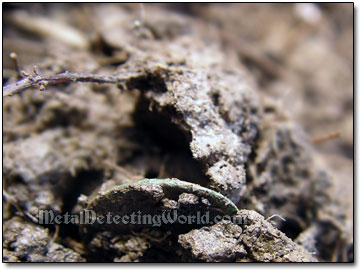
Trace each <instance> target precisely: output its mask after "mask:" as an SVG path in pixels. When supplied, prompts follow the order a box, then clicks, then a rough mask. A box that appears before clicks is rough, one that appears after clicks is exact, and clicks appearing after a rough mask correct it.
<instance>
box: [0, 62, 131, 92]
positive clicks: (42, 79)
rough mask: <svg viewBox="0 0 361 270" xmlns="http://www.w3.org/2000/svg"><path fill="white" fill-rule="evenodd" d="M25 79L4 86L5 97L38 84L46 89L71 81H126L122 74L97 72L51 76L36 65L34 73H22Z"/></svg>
mask: <svg viewBox="0 0 361 270" xmlns="http://www.w3.org/2000/svg"><path fill="white" fill-rule="evenodd" d="M22 76H24V79H22V80H20V81H18V82H16V83H14V84H9V85H6V86H4V87H3V97H7V96H11V95H14V94H16V93H19V92H21V91H23V90H25V89H27V88H30V87H33V86H36V87H39V88H40V90H44V89H45V87H46V86H47V85H51V84H60V83H69V82H92V83H112V84H117V83H121V82H123V81H124V78H122V77H120V76H107V75H97V74H86V73H75V72H68V71H65V72H63V73H59V74H56V75H51V76H41V75H40V74H39V72H38V70H37V68H36V67H34V75H29V74H27V73H25V72H23V73H22Z"/></svg>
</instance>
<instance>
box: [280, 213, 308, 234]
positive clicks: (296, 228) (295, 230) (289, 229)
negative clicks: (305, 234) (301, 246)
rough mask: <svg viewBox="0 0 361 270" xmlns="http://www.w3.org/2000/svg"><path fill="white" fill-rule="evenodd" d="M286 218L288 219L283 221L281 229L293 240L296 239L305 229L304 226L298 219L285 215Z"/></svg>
mask: <svg viewBox="0 0 361 270" xmlns="http://www.w3.org/2000/svg"><path fill="white" fill-rule="evenodd" d="M285 220H286V221H283V222H282V223H281V226H280V228H279V229H280V231H282V232H283V233H285V234H286V235H287V236H288V237H289V238H291V239H292V240H294V239H296V238H297V236H298V235H299V234H300V233H301V232H302V231H303V229H302V227H301V226H300V224H299V223H298V222H297V221H296V220H294V219H292V218H287V217H285Z"/></svg>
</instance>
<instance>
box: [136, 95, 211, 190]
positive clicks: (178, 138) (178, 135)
mask: <svg viewBox="0 0 361 270" xmlns="http://www.w3.org/2000/svg"><path fill="white" fill-rule="evenodd" d="M149 106H150V102H149V101H148V100H147V99H145V98H144V97H140V99H139V101H138V104H137V106H136V110H135V112H134V114H133V118H134V122H135V123H136V128H137V130H138V134H140V137H143V138H139V139H138V142H142V141H143V142H146V141H148V142H149V141H150V142H152V143H150V145H152V148H154V146H156V147H158V148H159V150H160V152H159V155H160V156H164V157H167V156H169V155H170V156H172V157H174V159H171V161H169V162H168V164H169V165H174V166H175V167H174V168H172V171H173V172H174V174H173V175H169V177H176V178H179V179H182V180H187V181H189V182H193V183H197V184H200V185H202V186H207V184H208V183H209V178H208V177H207V176H206V175H205V174H204V172H203V170H202V167H201V165H200V164H199V163H198V162H197V161H196V160H194V159H193V156H192V152H191V151H190V148H189V142H190V139H191V135H190V134H185V133H184V132H183V131H182V130H180V129H179V127H178V126H177V125H176V124H175V123H173V122H172V119H171V117H170V116H171V115H175V113H174V112H166V111H162V112H158V111H157V110H156V109H154V110H153V111H150V110H149ZM145 137H146V139H145V140H144V138H145ZM144 146H145V147H144V148H146V145H144ZM172 160H177V161H178V162H177V164H173V162H172ZM179 161H183V162H179ZM172 167H173V166H172ZM189 168H192V170H191V172H192V174H191V175H187V173H186V172H187V171H189ZM168 170H171V169H170V168H169V169H168ZM166 171H167V168H166ZM158 175H159V172H157V171H154V170H149V171H148V172H147V175H146V177H147V178H153V177H154V176H158ZM149 176H152V177H149ZM163 177H166V176H163Z"/></svg>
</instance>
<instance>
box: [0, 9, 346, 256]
mask: <svg viewBox="0 0 361 270" xmlns="http://www.w3.org/2000/svg"><path fill="white" fill-rule="evenodd" d="M307 5H308V6H307ZM3 8H4V12H3V19H4V27H3V59H4V65H3V83H4V84H11V83H14V82H16V81H17V80H18V79H19V75H18V74H17V72H16V68H15V66H14V63H13V62H12V61H11V59H10V57H8V55H9V53H10V52H15V53H16V54H17V56H18V60H19V65H20V67H21V68H22V69H24V70H25V71H26V72H28V73H32V72H33V71H32V67H33V65H36V66H37V67H38V70H39V73H40V74H43V75H54V74H57V73H61V72H64V71H65V70H68V71H71V72H81V73H92V74H102V75H115V76H116V75H120V74H121V76H122V78H124V81H123V82H122V83H119V84H117V85H115V84H95V83H76V82H74V83H67V84H58V85H51V86H50V85H48V86H47V87H46V89H45V91H41V92H40V91H39V89H37V88H31V89H28V90H25V91H23V92H21V93H19V94H16V95H14V96H10V97H6V98H4V99H3V207H4V208H3V209H4V211H3V222H4V226H3V239H4V240H3V260H4V261H6V262H15V261H21V262H25V261H26V262H40V261H53V262H55V261H57V262H61V261H62V262H69V261H74V262H81V261H89V262H129V261H131V262H190V261H191V262H199V261H201V262H266V261H271V262H286V261H289V262H301V261H321V262H330V261H332V262H336V261H338V262H340V261H341V262H349V261H353V175H352V167H353V89H352V86H353V84H352V83H353V65H352V63H353V21H352V16H353V6H352V4H331V3H330V4H319V5H316V4H306V6H304V5H302V4H301V5H299V4H298V5H295V4H144V5H140V4H93V3H87V4H80V3H79V4H66V3H63V4H59V3H58V4H25V3H24V4H10V3H6V4H4V5H3ZM309 9H311V11H313V12H311V13H305V11H307V10H309ZM332 134H333V135H332ZM335 134H336V135H335ZM339 134H340V136H339ZM155 178H156V179H168V178H172V179H173V178H174V180H173V181H175V183H176V184H175V185H173V186H172V185H170V182H164V183H163V182H162V185H160V186H159V182H157V181H158V180H155V182H154V183H153V182H152V183H150V182H149V181H148V182H147V180H146V182H145V183H146V184H145V186H141V184H136V183H138V181H139V180H142V179H155ZM176 179H180V180H182V181H185V182H178V180H176ZM170 181H171V180H170ZM141 183H143V182H141ZM182 183H184V184H182ZM124 184H126V186H127V187H132V188H133V189H131V191H130V190H129V189H124V188H122V187H124ZM122 185H123V186H122ZM148 185H150V186H148ZM134 187H136V188H134ZM200 190H202V191H200ZM205 190H206V191H205ZM214 198H218V199H217V200H212V199H214ZM219 198H221V199H219ZM147 200H148V201H147ZM225 202H227V203H225ZM228 202H229V203H228ZM224 204H228V205H232V207H233V205H234V208H232V209H233V210H234V209H236V210H238V209H240V210H239V211H238V213H237V214H236V213H235V211H233V210H232V211H231V212H229V211H228V210H227V209H228V208H227V207H225V206H224ZM94 209H95V210H97V211H98V212H101V213H103V214H105V213H107V212H111V213H113V214H115V213H117V212H120V213H123V214H124V213H127V214H130V212H137V211H142V210H146V211H147V213H148V214H153V215H154V214H157V213H158V214H159V213H161V212H162V211H164V210H167V211H168V210H175V209H177V210H182V211H183V212H182V213H183V214H185V215H188V214H190V213H196V212H199V213H203V214H204V213H207V212H209V211H210V212H211V213H213V214H212V215H215V214H221V215H226V214H227V215H230V216H233V217H234V216H242V217H247V221H248V223H244V224H237V222H234V221H233V222H232V221H229V220H224V219H223V220H220V221H218V222H216V223H215V224H210V225H201V224H196V225H189V226H188V225H187V226H184V225H182V226H181V225H180V224H176V225H174V226H170V225H168V226H155V227H154V226H122V227H121V229H119V228H120V227H119V226H115V227H114V226H84V225H79V224H64V223H62V224H59V225H53V224H41V223H39V220H40V218H41V217H40V214H39V211H40V210H46V211H52V213H54V214H55V215H56V214H59V215H64V214H66V213H69V214H74V215H76V214H79V213H81V212H82V211H84V210H94ZM124 209H126V211H125V212H124ZM148 210H149V211H148ZM122 211H123V212H122ZM278 215H279V216H278ZM212 217H213V216H212ZM280 217H281V218H280ZM268 218H269V219H268Z"/></svg>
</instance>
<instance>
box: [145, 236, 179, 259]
mask: <svg viewBox="0 0 361 270" xmlns="http://www.w3.org/2000/svg"><path fill="white" fill-rule="evenodd" d="M175 241H177V240H175ZM175 250H176V249H175V248H173V247H171V246H169V245H152V247H150V248H149V249H147V250H146V251H145V252H144V254H143V256H142V257H141V261H142V262H179V261H180V258H179V256H178V255H177V253H176V252H175Z"/></svg>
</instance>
